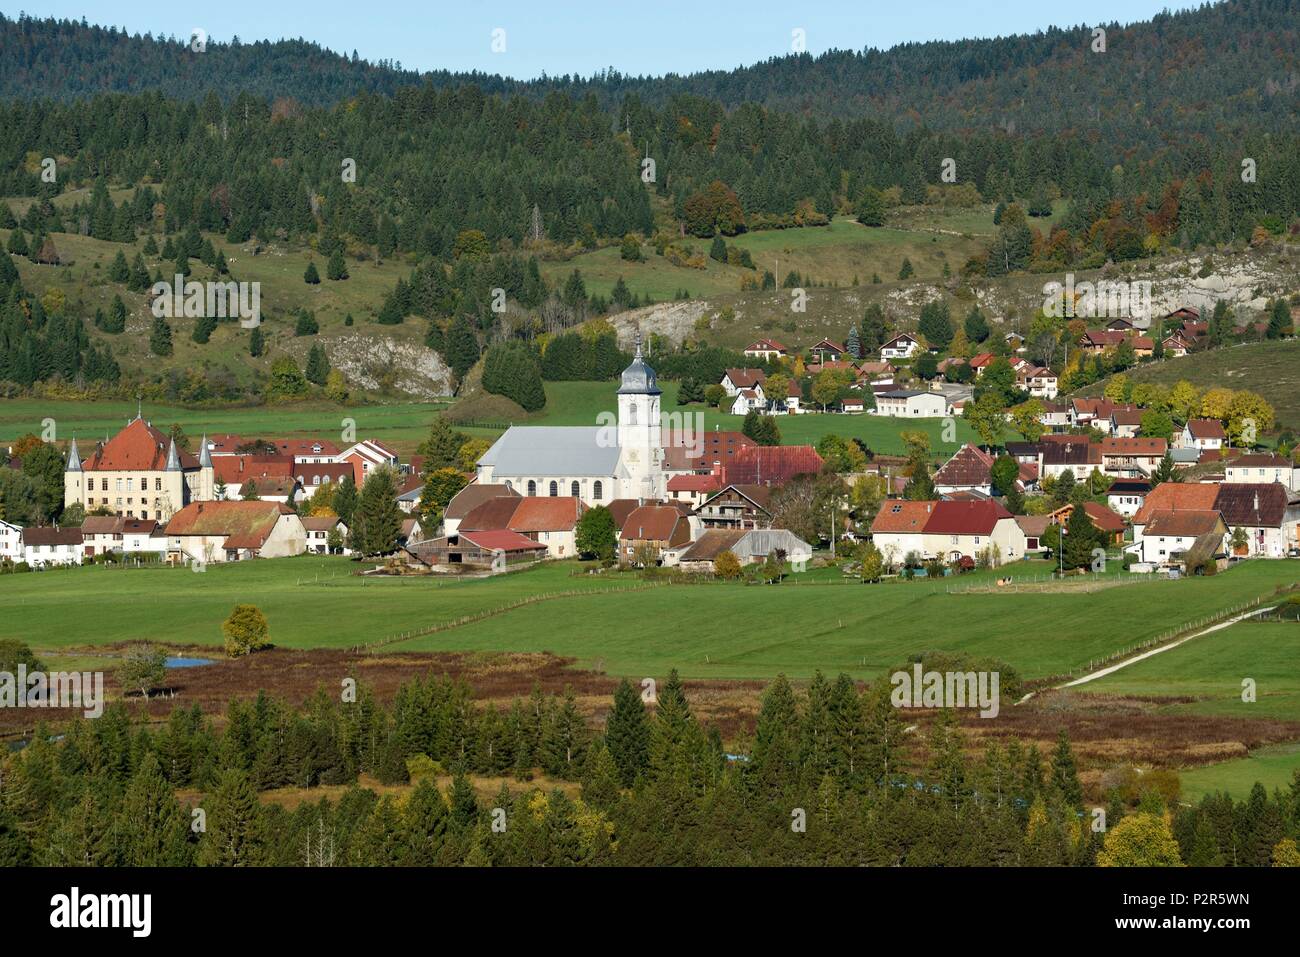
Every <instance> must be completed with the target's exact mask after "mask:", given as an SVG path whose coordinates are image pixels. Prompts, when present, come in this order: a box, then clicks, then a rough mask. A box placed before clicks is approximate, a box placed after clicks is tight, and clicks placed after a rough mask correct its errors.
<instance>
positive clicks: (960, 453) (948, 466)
mask: <svg viewBox="0 0 1300 957" xmlns="http://www.w3.org/2000/svg"><path fill="white" fill-rule="evenodd" d="M992 470H993V456H991V455H989V454H988V453H987V452H985V451H983V450H982V449H980V448H978V447H976V446H974V445H971V444H969V443H967V444H966V445H963V446H962V447H961V448H960V449H958V450H957V453H956V454H955V455H954V456H953V457H952V458H950V459H949V460H948V461H947V462H945V463H944V465H943V468H941V469H939V471H938V472H936V473H935V476H934V484H935V485H954V486H960V485H988V484H989V482H991V481H992V477H993V472H992Z"/></svg>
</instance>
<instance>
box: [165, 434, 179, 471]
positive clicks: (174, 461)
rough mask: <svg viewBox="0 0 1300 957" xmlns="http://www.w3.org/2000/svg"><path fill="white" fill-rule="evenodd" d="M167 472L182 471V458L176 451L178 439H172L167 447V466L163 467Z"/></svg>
mask: <svg viewBox="0 0 1300 957" xmlns="http://www.w3.org/2000/svg"><path fill="white" fill-rule="evenodd" d="M163 470H164V471H166V472H179V471H180V470H181V457H180V455H179V454H178V453H177V451H176V439H175V437H173V438H172V440H171V442H170V444H168V446H167V464H166V465H164V466H163Z"/></svg>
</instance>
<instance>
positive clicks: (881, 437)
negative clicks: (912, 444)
mask: <svg viewBox="0 0 1300 957" xmlns="http://www.w3.org/2000/svg"><path fill="white" fill-rule="evenodd" d="M660 388H662V389H663V392H664V394H663V399H662V401H661V408H662V410H663V412H664V413H667V414H668V415H669V416H683V417H685V418H683V420H682V421H685V422H687V423H689V424H691V425H694V423H695V421H696V420H695V419H694V418H693V416H695V415H696V414H700V415H702V416H703V422H704V428H705V429H708V430H710V431H712V430H714V429H721V430H723V431H728V430H731V431H739V430H740V428H741V426H742V425H743V424H744V417H743V416H739V415H727V414H724V413H721V412H719V411H718V410H717V409H716V408H713V407H710V406H705V405H702V404H692V405H686V406H679V405H678V404H677V392H678V383H676V382H661V383H660ZM616 408H617V401H616V396H615V392H614V388H613V386H612V385H611V384H610V383H608V382H548V383H546V407H545V408H544V409H543V410H542V411H541V412H539V413H537V414H536V415H535V416H533V417H531V418H529V420H528V422H527V423H526V424H529V425H595V424H596V417H597V416H598V415H600V413H602V412H614V411H615V410H616ZM483 424H484V425H487V424H489V423H483ZM490 424H492V425H506V424H508V423H490ZM955 424H956V431H955V433H954V437H955V441H953V442H944V441H943V420H942V419H921V420H915V421H904V420H901V419H895V418H887V417H878V416H874V415H839V414H836V413H825V414H823V413H809V414H807V415H786V416H780V417H778V419H777V427H778V428H779V429H780V430H781V444H783V445H805V444H806V445H816V444H817V441H818V440H819V439H820V438H821V437H822V436H824V435H828V434H832V433H833V434H836V435H841V436H843V437H845V438H858V439H861V440H862V441H863V442H865V443H866V444H867V447H868V448H870V449H871V450H872V451H874V452H880V453H883V454H885V455H901V454H903V453H904V452H905V451H906V444H905V443H904V442H903V439H902V433H903V432H904V431H905V430H909V429H910V430H919V431H923V432H925V433H927V434H928V435H929V436H930V444H931V448H932V449H933V450H934V452H935V454H936V455H938V454H940V453H946V454H951V453H953V452H955V451H956V450H957V449H958V448H959V447H960V446H961V444H962V443H963V442H971V441H977V439H976V437H975V431H974V430H973V429H972V428H971V427H970V426H969V425H967V424H966V422H965V421H964V420H963V419H961V418H957V419H956V420H955Z"/></svg>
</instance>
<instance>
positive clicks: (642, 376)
mask: <svg viewBox="0 0 1300 957" xmlns="http://www.w3.org/2000/svg"><path fill="white" fill-rule="evenodd" d="M618 394H619V395H662V394H663V392H662V390H661V389H660V388H659V385H658V377H657V376H656V375H655V370H654V369H652V368H650V366H649V365H648V364H647V363H646V361H645V357H644V356H642V354H641V333H640V332H639V331H638V332H637V334H636V354H635V355H634V356H633V357H632V364H631V365H629V366H628V367H627V368H626V369H624V370H623V381H622V385H620V387H619V390H618Z"/></svg>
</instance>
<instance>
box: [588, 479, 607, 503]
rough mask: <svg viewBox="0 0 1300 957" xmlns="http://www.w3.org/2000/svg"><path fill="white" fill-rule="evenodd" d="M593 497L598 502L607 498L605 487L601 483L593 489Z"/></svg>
mask: <svg viewBox="0 0 1300 957" xmlns="http://www.w3.org/2000/svg"><path fill="white" fill-rule="evenodd" d="M591 497H592V498H593V499H595V500H596V501H597V502H599V501H600V500H601V499H602V498H604V497H605V487H604V486H603V485H602V484H601V483H600V482H597V483H596V484H595V485H593V486H592V487H591Z"/></svg>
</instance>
